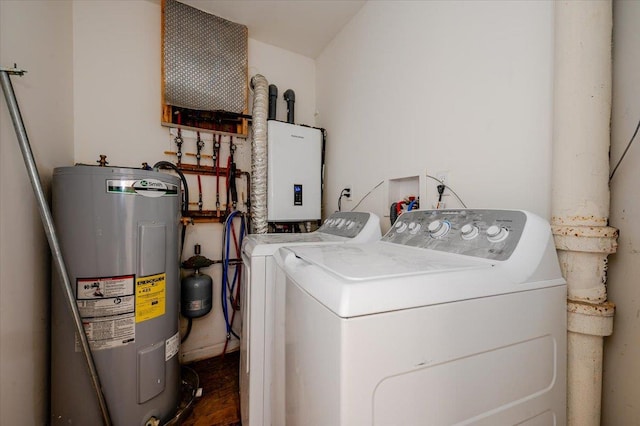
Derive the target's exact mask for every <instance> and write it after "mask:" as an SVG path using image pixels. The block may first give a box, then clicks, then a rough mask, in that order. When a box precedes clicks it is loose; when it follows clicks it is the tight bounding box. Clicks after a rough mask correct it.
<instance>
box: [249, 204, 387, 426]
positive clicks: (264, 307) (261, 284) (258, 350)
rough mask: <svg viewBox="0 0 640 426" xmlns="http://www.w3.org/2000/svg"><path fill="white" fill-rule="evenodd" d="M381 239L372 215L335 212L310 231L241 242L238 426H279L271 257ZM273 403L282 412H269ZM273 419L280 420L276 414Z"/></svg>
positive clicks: (278, 315)
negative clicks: (296, 248)
mask: <svg viewBox="0 0 640 426" xmlns="http://www.w3.org/2000/svg"><path fill="white" fill-rule="evenodd" d="M381 236H382V234H381V232H380V219H379V218H378V216H376V215H375V214H373V213H366V212H336V213H333V214H332V215H331V216H330V217H329V218H328V219H327V220H326V221H325V222H324V223H323V224H322V226H321V227H320V228H319V229H318V230H317V231H315V232H310V233H301V234H251V235H247V236H246V237H245V239H244V241H243V243H242V261H243V264H244V268H245V274H243V285H242V289H243V292H242V302H241V306H242V335H241V339H240V412H241V418H242V424H243V425H244V426H248V425H251V426H253V425H282V423H281V422H280V420H276V419H275V418H273V416H272V411H278V412H279V413H283V411H284V408H283V407H284V401H283V400H282V399H280V400H278V401H274V400H272V392H271V390H272V389H280V390H279V391H277V392H275V393H273V394H274V395H276V394H277V395H282V394H283V392H284V383H283V380H279V381H277V382H274V380H273V378H272V371H273V369H274V365H273V362H274V356H273V354H274V346H273V341H274V338H275V333H276V331H277V330H279V332H280V334H282V333H283V332H284V314H283V313H282V310H280V311H278V310H277V308H276V306H277V307H279V308H283V307H284V292H283V291H281V292H279V293H278V294H276V289H275V287H274V279H275V264H274V262H273V254H274V253H275V252H276V251H277V250H278V249H279V248H281V247H284V246H301V245H310V244H314V245H318V244H320V245H329V244H332V245H336V244H344V243H364V242H370V241H375V240H379V239H380V237H381ZM281 357H282V356H281ZM280 368H282V367H280ZM278 377H281V378H282V377H283V374H280V375H279V376H278ZM276 404H277V405H278V406H279V407H282V408H280V409H278V410H275V409H274V410H272V407H273V406H275V405H276ZM277 417H278V419H280V418H281V417H282V414H280V415H279V416H277Z"/></svg>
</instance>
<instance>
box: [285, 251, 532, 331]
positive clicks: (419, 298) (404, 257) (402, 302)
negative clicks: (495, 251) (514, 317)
mask: <svg viewBox="0 0 640 426" xmlns="http://www.w3.org/2000/svg"><path fill="white" fill-rule="evenodd" d="M274 257H275V259H276V262H277V263H278V265H279V267H280V268H281V269H283V270H284V272H285V275H286V280H287V283H286V285H287V286H289V285H296V286H298V287H300V288H301V289H302V290H303V291H305V292H306V293H308V294H309V295H310V296H312V297H313V298H314V299H316V300H317V301H318V302H319V303H321V304H322V305H324V306H325V307H326V308H328V309H329V310H331V311H332V312H333V313H334V314H336V315H337V316H339V317H342V318H351V317H358V316H363V315H371V314H377V313H382V312H390V311H398V310H403V309H410V308H415V307H421V306H430V305H436V304H441V303H450V302H456V301H461V300H468V299H474V298H480V297H487V296H492V295H497V294H504V293H510V292H514V291H523V290H528V289H530V288H528V286H527V285H523V286H514V285H513V284H514V283H513V281H512V279H510V277H509V276H508V275H505V274H504V273H502V272H499V271H498V270H499V269H500V265H495V264H494V262H492V261H488V260H486V259H478V258H473V257H470V256H463V255H458V254H450V253H441V252H437V251H434V250H425V249H419V248H414V247H407V246H401V245H398V244H393V243H387V242H384V241H378V242H375V243H371V244H340V245H325V246H304V247H302V246H300V247H284V248H281V249H280V250H279V251H278V252H277V253H276V254H275V255H274ZM283 277H284V275H283Z"/></svg>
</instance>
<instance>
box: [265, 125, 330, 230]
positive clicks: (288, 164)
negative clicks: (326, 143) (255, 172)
mask: <svg viewBox="0 0 640 426" xmlns="http://www.w3.org/2000/svg"><path fill="white" fill-rule="evenodd" d="M267 153H268V163H267V164H268V165H267V212H268V213H267V220H268V221H269V222H297V221H306V220H317V219H320V218H321V216H320V204H321V185H322V182H321V176H322V132H321V130H320V129H316V128H313V127H307V126H300V125H296V124H291V123H283V122H281V121H275V120H269V121H268V122H267Z"/></svg>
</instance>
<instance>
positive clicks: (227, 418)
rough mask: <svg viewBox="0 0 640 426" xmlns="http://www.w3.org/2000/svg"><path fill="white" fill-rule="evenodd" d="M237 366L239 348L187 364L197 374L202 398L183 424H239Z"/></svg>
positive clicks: (197, 400)
mask: <svg viewBox="0 0 640 426" xmlns="http://www.w3.org/2000/svg"><path fill="white" fill-rule="evenodd" d="M239 365H240V351H235V352H231V353H228V354H226V355H224V357H223V356H218V357H215V358H210V359H206V360H204V361H198V362H194V363H191V364H188V365H187V366H188V367H190V368H192V369H193V370H195V372H196V373H198V377H199V378H200V387H201V388H202V397H200V398H197V399H196V402H195V405H194V408H193V413H191V415H190V416H189V417H187V418H186V419H185V420H184V422H183V423H182V425H183V426H240V395H239V393H238V392H239V388H238V371H239Z"/></svg>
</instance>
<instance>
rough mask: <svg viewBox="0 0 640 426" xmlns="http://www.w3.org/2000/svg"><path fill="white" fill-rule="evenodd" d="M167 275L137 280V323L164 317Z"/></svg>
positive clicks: (148, 276)
mask: <svg viewBox="0 0 640 426" xmlns="http://www.w3.org/2000/svg"><path fill="white" fill-rule="evenodd" d="M166 280H167V274H165V273H162V274H156V275H147V276H146V277H140V278H138V279H136V322H142V321H147V320H150V319H153V318H157V317H159V316H162V315H164V310H165V299H166Z"/></svg>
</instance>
